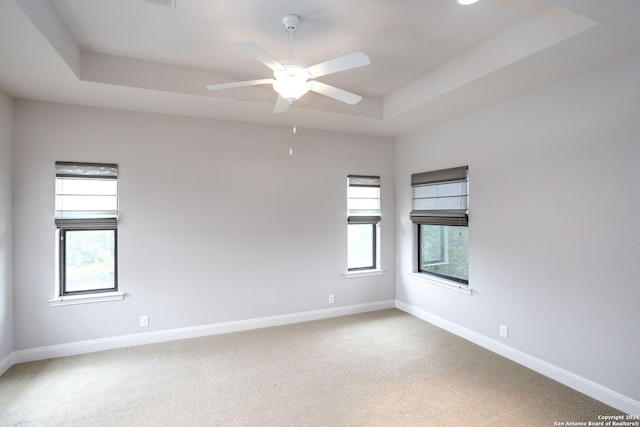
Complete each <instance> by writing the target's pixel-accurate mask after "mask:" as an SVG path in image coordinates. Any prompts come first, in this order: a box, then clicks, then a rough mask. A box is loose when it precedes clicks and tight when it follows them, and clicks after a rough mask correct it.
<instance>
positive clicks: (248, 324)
mask: <svg viewBox="0 0 640 427" xmlns="http://www.w3.org/2000/svg"><path fill="white" fill-rule="evenodd" d="M395 307H396V301H395V300H387V301H379V302H372V303H367V304H358V305H350V306H345V307H336V308H328V309H322V310H314V311H307V312H302V313H291V314H282V315H276V316H269V317H259V318H255V319H246V320H236V321H232V322H224V323H215V324H210V325H202V326H192V327H187V328H179V329H168V330H163V331H153V332H146V333H141V334H132V335H123V336H118V337H111V338H102V339H97V340H88V341H78V342H72V343H68V344H59V345H53V346H48V347H38V348H31V349H27V350H18V351H15V352H14V355H15V361H14V363H24V362H31V361H34V360H43V359H51V358H54V357H64V356H74V355H77V354H84V353H93V352H96V351H103V350H112V349H116V348H124V347H133V346H136V345H143V344H153V343H159V342H166V341H174V340H180V339H188V338H197V337H202V336H207V335H216V334H224V333H229V332H239V331H246V330H250V329H259V328H267V327H271V326H280V325H288V324H292V323H300V322H309V321H312V320H320V319H328V318H331V317H339V316H346V315H349V314H358V313H366V312H369V311H377V310H385V309H389V308H395Z"/></svg>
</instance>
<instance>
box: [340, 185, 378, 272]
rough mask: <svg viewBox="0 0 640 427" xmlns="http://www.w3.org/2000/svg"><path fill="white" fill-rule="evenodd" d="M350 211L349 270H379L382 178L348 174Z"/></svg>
mask: <svg viewBox="0 0 640 427" xmlns="http://www.w3.org/2000/svg"><path fill="white" fill-rule="evenodd" d="M347 208H348V211H349V216H348V220H347V248H348V250H347V270H348V271H358V270H375V269H378V268H379V267H380V258H379V255H380V250H379V247H380V245H379V238H378V235H379V228H380V177H379V176H362V175H349V177H348V182H347Z"/></svg>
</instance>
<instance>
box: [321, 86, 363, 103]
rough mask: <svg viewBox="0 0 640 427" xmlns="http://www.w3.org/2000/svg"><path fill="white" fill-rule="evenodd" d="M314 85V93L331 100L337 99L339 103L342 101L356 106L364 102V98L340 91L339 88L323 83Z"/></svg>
mask: <svg viewBox="0 0 640 427" xmlns="http://www.w3.org/2000/svg"><path fill="white" fill-rule="evenodd" d="M313 83H314V84H313V85H311V90H312V91H314V92H316V93H319V94H321V95H324V96H328V97H329V98H333V99H337V100H338V101H342V102H344V103H346V104H349V105H355V104H357V103H358V102H360V101H361V100H362V97H361V96H360V95H356V94H355V93H351V92H347V91H346V90H342V89H338V88H337V87H334V86H329V85H328V84H325V83H322V82H313Z"/></svg>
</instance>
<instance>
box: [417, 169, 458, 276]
mask: <svg viewBox="0 0 640 427" xmlns="http://www.w3.org/2000/svg"><path fill="white" fill-rule="evenodd" d="M468 183H469V178H468V167H467V166H463V167H459V168H453V169H444V170H439V171H433V172H424V173H418V174H414V175H411V186H412V190H413V210H412V211H411V220H412V221H413V222H414V223H415V224H416V229H417V236H416V237H417V248H418V250H417V253H418V259H417V271H418V272H420V273H425V274H431V275H434V276H439V277H442V278H445V279H449V280H453V281H456V282H459V283H462V284H466V285H468V283H469V216H468V214H469V210H468V203H469V192H468Z"/></svg>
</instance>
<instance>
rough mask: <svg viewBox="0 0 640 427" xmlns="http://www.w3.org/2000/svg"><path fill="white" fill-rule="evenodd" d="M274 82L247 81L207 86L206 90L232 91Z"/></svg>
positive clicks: (269, 80)
mask: <svg viewBox="0 0 640 427" xmlns="http://www.w3.org/2000/svg"><path fill="white" fill-rule="evenodd" d="M274 81H275V80H273V79H261V80H247V81H245V82H233V83H221V84H219V85H209V86H207V89H209V90H222V89H232V88H234V87H244V86H255V85H266V84H269V83H273V82H274Z"/></svg>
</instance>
